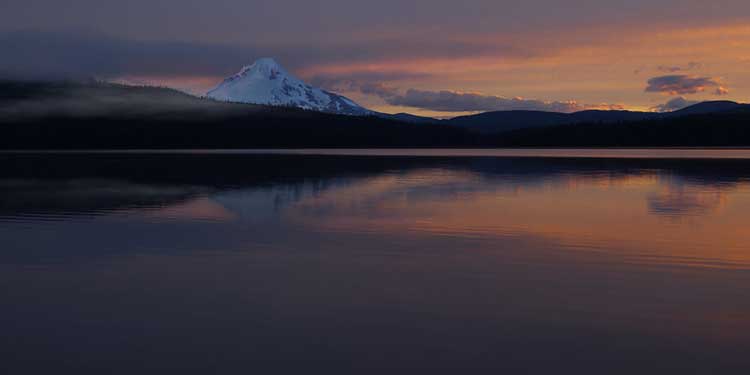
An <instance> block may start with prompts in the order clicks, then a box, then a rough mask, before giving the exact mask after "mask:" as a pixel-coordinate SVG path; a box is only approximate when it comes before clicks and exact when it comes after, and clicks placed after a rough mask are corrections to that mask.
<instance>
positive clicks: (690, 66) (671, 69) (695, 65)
mask: <svg viewBox="0 0 750 375" xmlns="http://www.w3.org/2000/svg"><path fill="white" fill-rule="evenodd" d="M701 68H703V63H700V62H697V61H691V62H689V63H687V65H671V66H670V65H660V66H658V67H657V68H656V69H657V70H659V71H660V72H666V73H675V72H682V71H688V70H695V69H701Z"/></svg>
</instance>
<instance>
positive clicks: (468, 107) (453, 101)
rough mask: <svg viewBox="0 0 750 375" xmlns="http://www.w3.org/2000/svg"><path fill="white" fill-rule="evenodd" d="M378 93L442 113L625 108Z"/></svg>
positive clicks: (443, 94)
mask: <svg viewBox="0 0 750 375" xmlns="http://www.w3.org/2000/svg"><path fill="white" fill-rule="evenodd" d="M374 93H375V94H377V95H379V96H380V97H381V98H383V99H384V100H385V101H386V102H387V103H388V104H390V105H394V106H403V107H414V108H420V109H427V110H432V111H439V112H480V111H511V110H529V111H550V112H576V111H582V110H586V109H622V108H623V107H622V106H621V105H612V104H583V103H579V102H577V101H574V100H570V101H544V100H537V99H525V98H521V97H514V98H506V97H502V96H495V95H484V94H479V93H465V92H457V91H449V90H442V91H427V90H418V89H408V90H406V92H404V93H399V92H398V90H394V89H389V88H387V87H379V88H378V90H375V91H374Z"/></svg>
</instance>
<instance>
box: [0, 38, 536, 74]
mask: <svg viewBox="0 0 750 375" xmlns="http://www.w3.org/2000/svg"><path fill="white" fill-rule="evenodd" d="M487 54H498V55H502V56H515V57H521V58H522V57H528V56H532V55H533V52H531V51H527V50H523V49H519V48H515V47H512V46H508V47H502V46H497V45H484V44H478V43H469V42H466V43H456V42H448V41H432V42H429V43H421V42H417V41H414V40H395V39H378V40H369V41H367V42H363V43H352V42H330V43H329V44H319V45H308V44H304V43H300V44H267V43H255V44H253V43H247V44H242V45H227V44H212V43H202V42H164V41H137V40H127V39H122V38H116V37H111V36H106V35H102V34H98V33H81V32H79V33H51V32H12V33H6V34H0V56H2V58H1V59H0V74H1V75H4V76H10V77H15V78H22V77H30V78H45V77H65V78H67V77H74V78H75V77H81V76H83V77H91V76H97V77H117V76H123V75H157V76H206V75H216V76H225V75H228V74H231V73H235V72H236V71H238V70H239V69H240V68H241V67H242V66H243V65H247V64H249V63H251V62H252V61H254V60H255V59H256V58H259V57H265V56H273V57H275V58H276V59H277V60H278V61H280V62H281V63H282V64H283V65H284V66H285V67H287V68H288V69H290V70H292V71H294V70H297V69H303V68H305V67H310V66H314V65H316V64H331V63H356V62H366V61H371V60H373V59H375V60H377V59H385V58H394V57H395V58H405V59H409V58H416V57H419V58H425V57H427V58H429V57H435V58H438V57H451V56H454V57H455V56H472V55H487ZM360 74H361V75H362V77H349V78H347V77H344V78H343V79H351V80H355V79H356V80H362V79H363V78H366V79H365V80H366V81H373V80H376V79H378V78H380V79H381V80H382V79H383V78H387V77H382V76H383V75H387V74H391V75H393V76H394V78H396V77H395V76H396V75H397V74H399V73H398V72H393V73H368V72H362V73H360ZM367 74H369V75H371V76H372V77H365V76H366V75H367ZM376 74H380V75H381V77H376V76H375V75H376ZM401 74H405V73H401ZM323 78H324V77H321V78H320V79H323ZM337 79H338V80H339V81H341V80H342V78H337Z"/></svg>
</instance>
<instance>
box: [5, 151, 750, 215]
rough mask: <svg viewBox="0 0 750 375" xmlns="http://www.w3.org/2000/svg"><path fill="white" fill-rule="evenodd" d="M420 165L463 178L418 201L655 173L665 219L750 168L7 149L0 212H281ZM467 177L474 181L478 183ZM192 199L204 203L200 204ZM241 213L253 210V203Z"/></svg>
mask: <svg viewBox="0 0 750 375" xmlns="http://www.w3.org/2000/svg"><path fill="white" fill-rule="evenodd" d="M418 171H422V172H424V171H452V172H453V173H461V175H462V176H464V177H462V179H464V180H463V181H461V182H459V183H452V182H451V181H446V182H444V183H438V182H437V180H435V178H436V177H435V176H436V175H435V174H433V175H432V177H429V176H427V177H424V176H423V177H422V180H421V181H418V182H419V183H418V184H417V185H418V186H415V187H414V189H413V190H412V191H410V192H409V193H410V194H411V195H412V196H414V197H416V196H419V195H425V194H428V195H432V196H435V195H444V196H454V197H459V195H460V194H461V193H470V192H472V191H474V190H477V189H479V190H482V189H498V188H502V189H519V188H520V189H524V188H526V189H528V188H532V187H535V186H544V185H546V184H547V185H548V184H556V185H563V186H564V187H566V188H572V187H574V186H575V185H576V184H586V183H620V182H622V183H624V182H627V181H628V180H629V179H633V178H640V177H644V176H652V177H658V178H659V179H660V180H662V181H663V182H664V185H665V191H664V192H663V193H659V194H656V195H652V196H649V197H647V200H648V205H649V208H650V211H651V212H652V213H655V214H661V215H671V216H679V215H699V214H703V213H707V212H710V211H711V210H713V209H715V208H716V207H718V206H719V205H720V204H721V202H722V199H723V198H722V196H721V194H722V192H726V191H729V190H732V189H733V188H734V187H735V186H736V185H737V184H738V183H741V182H744V181H747V180H748V179H749V178H750V166H749V165H748V163H746V162H745V161H741V160H656V159H647V160H634V159H571V158H568V159H564V158H493V157H405V156H388V157H386V156H294V155H249V154H119V155H118V154H98V155H86V154H56V155H53V154H19V155H13V154H5V155H1V156H0V192H1V193H2V194H0V215H3V216H6V217H8V216H10V217H13V216H16V215H47V216H48V217H50V218H54V216H55V215H61V216H63V217H64V216H69V215H96V214H106V213H110V212H113V211H128V210H152V211H153V210H155V209H165V208H168V207H170V206H178V205H182V207H183V208H184V206H185V205H188V207H190V204H192V205H193V206H192V207H193V208H194V209H197V208H196V207H205V209H208V208H207V207H208V206H211V205H210V204H207V203H206V201H205V199H208V198H210V199H212V201H213V199H214V198H215V196H216V195H217V194H219V193H222V192H228V191H234V192H235V193H234V194H235V195H236V194H239V193H237V192H238V191H267V192H268V191H271V192H272V193H273V196H274V205H275V208H276V209H278V208H280V207H283V206H285V205H287V204H289V203H290V202H295V201H297V200H299V199H301V198H303V197H305V196H308V195H316V194H320V193H321V192H323V191H326V190H327V189H329V188H331V187H332V186H340V185H341V184H348V183H351V182H352V181H359V180H361V179H364V178H371V177H376V176H382V175H385V174H393V175H404V174H407V173H414V172H418ZM439 174H440V173H437V175H439ZM428 177H429V178H428ZM473 178H476V179H478V180H477V181H475V182H476V183H474V182H472V181H471V179H473ZM480 181H482V182H483V183H479V182H480ZM454 182H455V181H454ZM417 189H418V190H417ZM391 193H393V192H391ZM397 193H402V192H397ZM235 198H236V197H235ZM218 199H219V202H218V204H219V205H224V206H232V207H229V209H230V210H231V211H243V210H244V209H243V208H242V207H237V206H236V205H235V204H233V203H236V199H229V200H227V201H224V200H223V199H222V198H218ZM195 200H203V201H201V202H200V203H199V206H196V203H195V202H194V201H195ZM214 203H217V202H216V201H214ZM200 205H202V206H200ZM212 207H213V208H212V209H217V207H215V206H212ZM179 212H186V211H185V210H184V209H183V211H179V210H176V211H174V210H173V214H175V215H176V213H179ZM243 214H245V215H255V214H258V212H257V211H254V210H253V209H250V210H249V211H248V212H245V213H243Z"/></svg>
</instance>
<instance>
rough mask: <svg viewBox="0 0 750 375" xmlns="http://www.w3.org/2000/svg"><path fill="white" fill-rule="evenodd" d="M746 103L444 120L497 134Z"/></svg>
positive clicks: (521, 113) (728, 107)
mask: <svg viewBox="0 0 750 375" xmlns="http://www.w3.org/2000/svg"><path fill="white" fill-rule="evenodd" d="M748 107H750V106H748V105H746V104H738V103H735V102H730V101H714V102H703V103H698V104H695V105H692V106H690V107H687V108H683V109H681V110H679V111H675V112H668V113H655V112H634V111H597V110H589V111H581V112H575V113H558V112H541V111H496V112H485V113H480V114H476V115H470V116H461V117H456V118H453V119H451V120H447V121H445V123H447V124H450V125H456V126H462V127H465V128H467V129H471V130H473V131H477V132H481V133H485V134H496V133H502V132H507V131H512V130H518V129H525V128H539V127H546V126H555V125H572V124H584V123H600V124H613V123H621V122H633V121H644V120H653V119H658V118H673V117H681V116H687V115H695V114H706V113H718V112H724V111H731V110H738V109H741V108H748Z"/></svg>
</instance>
